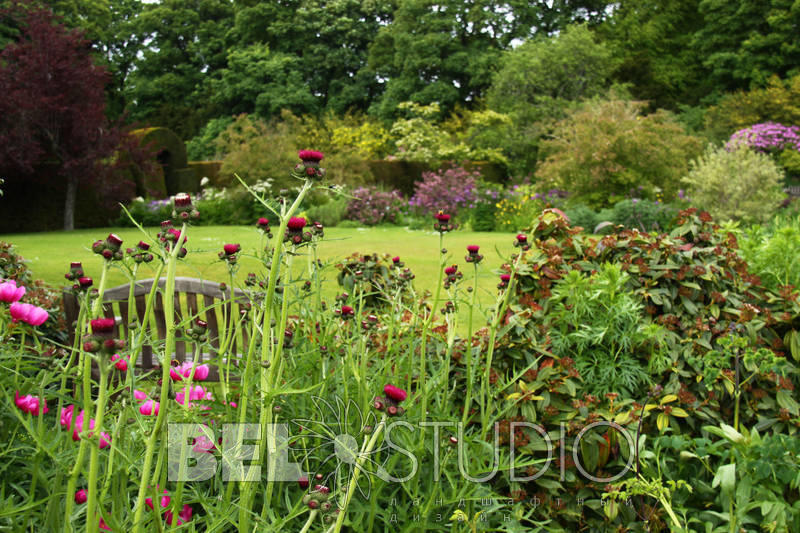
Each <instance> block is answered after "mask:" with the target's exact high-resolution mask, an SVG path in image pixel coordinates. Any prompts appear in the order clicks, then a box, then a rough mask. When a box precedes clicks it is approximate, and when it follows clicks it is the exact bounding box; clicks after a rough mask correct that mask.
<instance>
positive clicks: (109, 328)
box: [89, 318, 116, 337]
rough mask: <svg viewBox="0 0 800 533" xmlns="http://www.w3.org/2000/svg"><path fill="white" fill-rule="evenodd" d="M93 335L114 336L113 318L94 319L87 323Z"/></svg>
mask: <svg viewBox="0 0 800 533" xmlns="http://www.w3.org/2000/svg"><path fill="white" fill-rule="evenodd" d="M89 324H90V325H91V327H92V333H93V334H95V335H102V336H106V337H108V336H111V335H113V334H114V326H115V325H116V321H115V320H114V319H113V318H96V319H94V320H92V321H91V322H90V323H89Z"/></svg>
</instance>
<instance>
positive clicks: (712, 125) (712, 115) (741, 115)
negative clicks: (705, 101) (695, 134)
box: [705, 75, 800, 141]
mask: <svg viewBox="0 0 800 533" xmlns="http://www.w3.org/2000/svg"><path fill="white" fill-rule="evenodd" d="M798 102H800V75H796V76H794V77H792V78H789V79H780V78H779V77H778V76H771V77H770V78H769V80H768V82H767V84H766V87H761V88H755V89H752V90H750V91H737V92H734V93H730V94H726V95H725V96H723V97H722V98H721V99H720V101H719V102H718V103H717V104H716V105H714V106H711V107H710V108H708V111H707V112H706V116H705V125H706V130H707V132H708V135H709V136H710V137H711V138H712V139H714V140H716V141H722V140H725V139H727V138H728V137H730V136H731V134H733V133H734V132H736V131H738V130H741V129H743V128H749V127H750V126H752V125H753V124H759V123H764V122H776V123H778V124H800V104H798Z"/></svg>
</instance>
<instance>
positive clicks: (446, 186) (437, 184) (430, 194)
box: [408, 166, 481, 215]
mask: <svg viewBox="0 0 800 533" xmlns="http://www.w3.org/2000/svg"><path fill="white" fill-rule="evenodd" d="M480 177H481V174H480V172H477V171H475V172H469V171H467V170H465V169H464V168H462V167H460V166H452V167H450V168H441V169H439V170H437V171H436V172H424V173H423V174H422V181H418V182H417V183H416V184H415V185H414V196H413V197H412V198H411V200H409V202H408V205H409V207H411V208H412V209H414V210H416V211H418V212H419V213H420V214H423V215H432V214H434V213H437V212H439V211H445V212H447V213H449V214H451V215H457V214H458V211H459V210H460V209H463V208H473V207H475V203H476V201H477V200H478V180H479V179H480Z"/></svg>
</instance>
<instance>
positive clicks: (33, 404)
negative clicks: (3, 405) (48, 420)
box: [14, 391, 49, 416]
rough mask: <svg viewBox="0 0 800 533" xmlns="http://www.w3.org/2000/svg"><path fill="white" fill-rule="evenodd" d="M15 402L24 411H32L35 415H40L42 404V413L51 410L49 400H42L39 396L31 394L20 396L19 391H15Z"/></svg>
mask: <svg viewBox="0 0 800 533" xmlns="http://www.w3.org/2000/svg"><path fill="white" fill-rule="evenodd" d="M14 403H15V404H16V406H17V407H19V409H20V411H22V412H23V413H30V414H32V415H34V416H39V407H40V406H41V407H42V414H45V413H47V412H48V411H49V409H48V408H47V400H40V399H39V398H38V397H36V396H31V395H30V394H27V395H25V396H20V395H19V391H16V392H15V393H14ZM40 404H41V405H40Z"/></svg>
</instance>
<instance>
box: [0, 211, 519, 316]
mask: <svg viewBox="0 0 800 533" xmlns="http://www.w3.org/2000/svg"><path fill="white" fill-rule="evenodd" d="M147 231H148V233H149V234H150V236H151V240H150V242H153V239H154V237H155V234H156V233H157V232H158V228H147ZM112 232H113V233H116V234H117V235H119V236H120V237H121V238H122V239H123V241H124V242H123V248H127V247H135V245H136V243H138V242H139V241H140V240H145V241H147V238H146V236H145V235H143V234H142V233H141V231H139V230H138V229H136V228H95V229H90V230H76V231H69V232H64V231H59V232H48V233H20V234H13V235H0V241H6V242H10V243H12V244H13V245H14V246H15V248H16V250H17V253H19V254H21V255H22V256H23V257H24V258H25V260H26V261H27V262H28V265H29V267H30V268H31V270H32V271H33V275H34V277H35V278H39V279H43V280H44V281H46V282H48V283H50V284H52V285H55V286H64V285H66V284H67V281H66V280H65V279H64V274H65V273H66V272H68V271H69V264H70V262H73V261H80V262H82V263H83V269H84V271H85V272H86V275H87V276H90V277H92V278H94V279H95V286H97V284H98V283H99V277H100V271H101V265H102V261H103V260H102V258H101V257H100V256H99V255H96V254H94V253H92V251H91V244H92V243H93V242H94V241H96V240H98V239H105V237H106V236H107V235H108V234H109V233H112ZM187 235H188V237H189V241H188V243H187V246H186V248H187V250H188V251H189V254H188V255H187V257H186V258H185V259H184V260H183V261H181V263H180V264H179V266H178V275H179V276H187V277H194V278H201V279H207V280H213V281H226V282H227V281H228V270H227V267H226V265H225V264H224V263H223V262H222V261H220V259H219V257H218V256H217V254H218V253H219V252H220V251H221V250H222V246H223V244H226V243H239V244H241V245H242V253H241V254H240V260H239V272H238V274H237V278H236V280H237V283H241V282H242V281H243V280H244V279H245V277H246V276H247V273H248V272H255V273H256V274H257V275H258V276H259V277H261V276H263V275H266V269H265V268H264V266H263V265H262V264H261V262H260V261H259V260H258V259H257V258H256V257H255V252H256V250H257V249H258V247H259V246H260V244H261V242H262V241H261V235H260V233H259V232H258V231H256V229H255V228H254V227H248V226H200V227H191V228H189V231H188V232H187ZM273 238H276V237H273ZM513 241H514V236H513V235H511V234H506V233H486V232H468V231H455V232H452V233H449V234H446V235H445V237H444V246H445V248H446V249H447V250H448V255H449V258H448V264H457V265H459V269H460V270H461V271H463V273H464V280H463V282H462V287H463V288H466V287H467V286H469V285H472V273H473V267H472V265H470V264H469V263H466V262H465V261H464V256H465V255H466V254H467V251H466V247H467V245H469V244H477V245H479V246H480V247H481V253H482V254H483V255H484V260H483V262H482V263H481V265H480V267H479V269H478V273H479V278H478V301H479V302H480V304H481V306H482V307H483V308H485V307H487V306H489V305H491V304H492V303H493V302H494V299H495V295H496V294H497V289H496V286H497V283H498V277H497V275H496V274H495V273H494V272H493V271H494V270H495V269H497V268H498V267H499V266H500V265H501V264H502V263H503V261H504V258H505V259H506V260H507V259H508V257H509V256H510V255H511V254H512V253H514V250H515V248H514V246H513V245H512V243H513ZM354 252H359V253H361V254H366V253H379V254H383V253H387V254H390V255H391V256H400V258H401V260H402V261H403V262H404V263H405V266H407V267H409V268H411V270H412V271H413V272H414V274H415V275H416V279H415V280H414V286H415V288H416V290H417V291H418V292H421V291H424V290H429V291H431V293H433V292H434V291H435V285H436V281H437V280H438V276H439V273H438V266H439V235H438V233H434V232H433V231H415V230H408V229H406V228H399V227H377V228H335V227H334V228H326V229H325V238H324V239H323V241H322V242H321V243H320V245H319V248H318V253H319V258H320V259H321V260H322V261H323V262H325V263H326V264H327V268H326V269H325V271H324V276H323V297H324V298H326V299H331V298H332V297H333V296H334V295H335V294H336V293H338V292H340V291H341V289H340V288H339V287H338V284H337V283H336V275H337V274H338V272H339V271H338V270H337V269H336V268H335V264H336V263H337V262H339V261H340V260H342V259H343V258H345V257H347V256H349V255H351V254H352V253H354ZM498 252H499V253H498ZM308 253H310V252H309V250H308V249H307V248H303V249H301V254H302V255H300V256H298V257H296V258H295V259H294V266H293V269H292V271H293V278H295V279H301V278H304V279H307V278H308V266H309V257H308ZM500 254H502V257H501V255H500ZM153 265H154V263H151V265H150V266H143V267H142V268H141V269H140V271H139V275H138V277H139V278H147V277H152V275H153V272H154V268H153ZM123 283H127V278H126V277H125V274H124V273H123V272H122V271H121V270H119V269H117V268H114V269H112V270H111V272H110V273H109V278H108V282H107V287H114V286H116V285H121V284H123ZM462 294H463V295H464V296H465V297H466V293H462ZM446 295H447V293H446V292H445V291H444V290H442V298H446ZM331 303H332V302H331ZM441 306H442V304H440V305H439V307H441ZM465 311H466V310H465V309H462V311H461V313H460V315H461V318H462V320H460V322H461V323H460V324H459V328H458V329H459V330H463V329H464V328H465V326H466V324H465V320H466V312H465ZM482 322H483V319H482V318H476V325H481V324H482Z"/></svg>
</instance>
